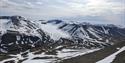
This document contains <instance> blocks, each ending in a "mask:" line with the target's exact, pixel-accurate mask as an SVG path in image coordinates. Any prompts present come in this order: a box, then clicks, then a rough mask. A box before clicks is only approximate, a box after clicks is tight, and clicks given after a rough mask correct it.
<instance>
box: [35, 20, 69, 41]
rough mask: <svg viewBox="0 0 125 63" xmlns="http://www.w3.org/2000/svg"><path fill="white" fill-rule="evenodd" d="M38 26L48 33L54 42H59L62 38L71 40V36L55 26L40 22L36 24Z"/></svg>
mask: <svg viewBox="0 0 125 63" xmlns="http://www.w3.org/2000/svg"><path fill="white" fill-rule="evenodd" d="M35 23H37V25H38V26H39V27H40V28H41V29H42V30H43V31H44V32H46V33H48V34H49V35H50V37H51V38H52V39H54V40H58V39H60V38H70V35H69V34H68V33H66V32H64V31H62V30H60V29H58V27H57V26H55V25H53V24H41V23H40V22H39V21H37V22H35Z"/></svg>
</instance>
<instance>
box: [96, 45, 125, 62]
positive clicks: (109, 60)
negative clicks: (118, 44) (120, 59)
mask: <svg viewBox="0 0 125 63" xmlns="http://www.w3.org/2000/svg"><path fill="white" fill-rule="evenodd" d="M124 50H125V46H124V47H122V48H121V49H119V51H117V52H115V53H113V54H112V55H110V56H108V57H106V58H104V59H102V60H100V61H98V62H96V63H111V62H112V61H113V60H114V59H115V57H116V55H117V54H119V53H120V52H122V51H124Z"/></svg>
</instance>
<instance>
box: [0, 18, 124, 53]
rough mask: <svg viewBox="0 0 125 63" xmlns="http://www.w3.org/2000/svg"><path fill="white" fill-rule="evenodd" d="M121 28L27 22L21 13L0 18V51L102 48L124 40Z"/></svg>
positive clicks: (70, 23) (51, 21) (55, 21)
mask: <svg viewBox="0 0 125 63" xmlns="http://www.w3.org/2000/svg"><path fill="white" fill-rule="evenodd" d="M124 31H125V28H120V27H117V26H115V25H92V24H89V23H73V22H65V21H62V20H49V21H44V20H39V21H30V20H27V19H25V18H23V17H21V16H1V17H0V39H1V41H0V53H19V52H21V51H26V50H28V49H33V48H36V47H41V48H43V49H44V48H55V47H57V46H60V45H63V46H68V47H72V48H78V47H80V48H81V47H82V48H83V47H85V48H89V49H90V48H102V47H105V46H109V45H112V44H115V43H117V41H122V40H125V38H124V37H125V32H124Z"/></svg>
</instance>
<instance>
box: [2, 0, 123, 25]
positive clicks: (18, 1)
mask: <svg viewBox="0 0 125 63" xmlns="http://www.w3.org/2000/svg"><path fill="white" fill-rule="evenodd" d="M0 15H21V16H24V17H28V18H33V19H54V18H58V19H68V20H74V21H76V20H77V21H87V22H94V23H113V24H118V25H125V18H124V17H125V0H0Z"/></svg>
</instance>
